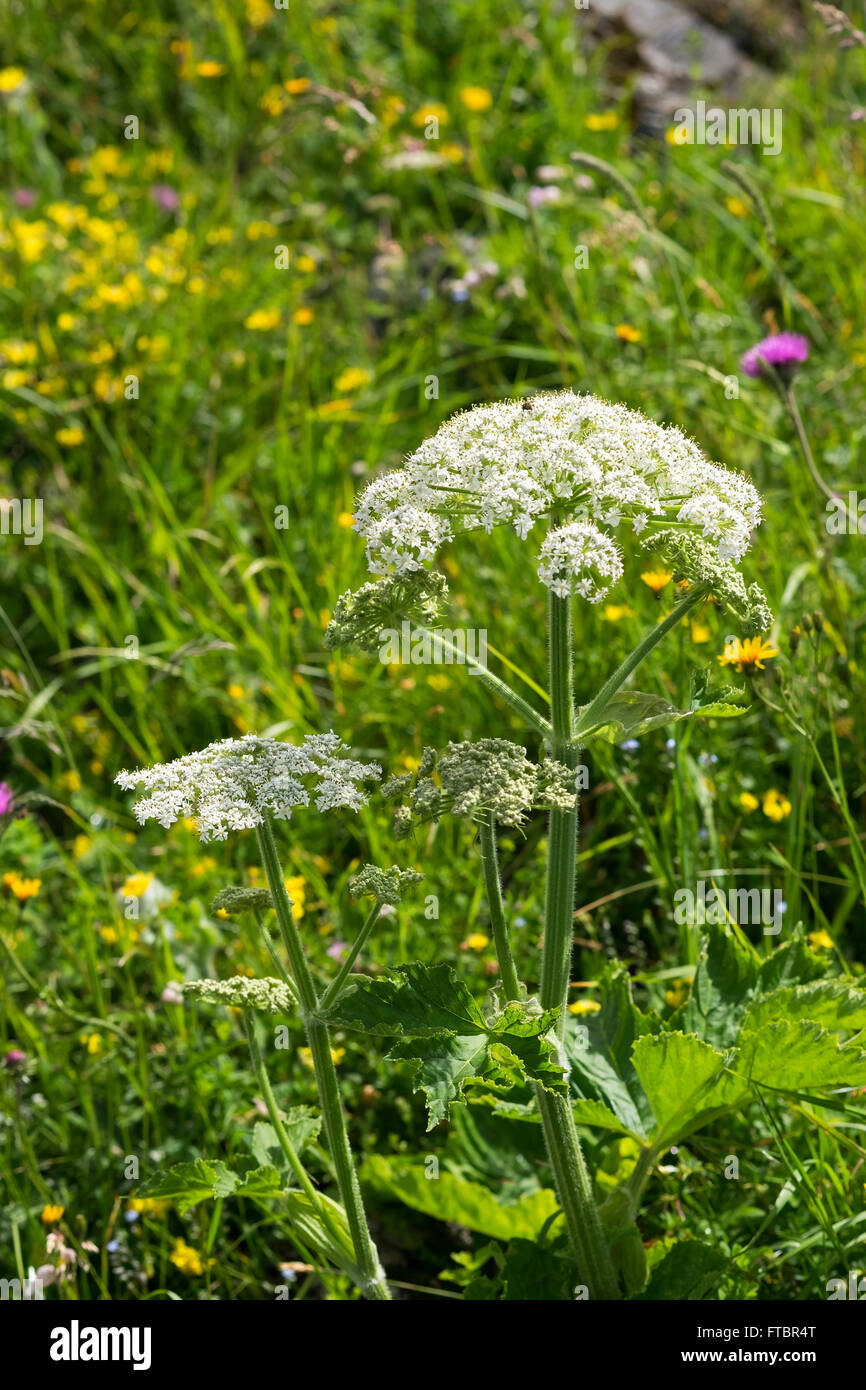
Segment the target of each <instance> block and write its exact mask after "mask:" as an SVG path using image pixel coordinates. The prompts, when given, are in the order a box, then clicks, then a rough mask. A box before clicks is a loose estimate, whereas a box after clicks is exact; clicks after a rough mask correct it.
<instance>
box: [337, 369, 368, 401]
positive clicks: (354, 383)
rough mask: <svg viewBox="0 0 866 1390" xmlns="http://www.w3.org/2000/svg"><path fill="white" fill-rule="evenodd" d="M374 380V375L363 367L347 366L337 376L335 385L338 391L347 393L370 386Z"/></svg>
mask: <svg viewBox="0 0 866 1390" xmlns="http://www.w3.org/2000/svg"><path fill="white" fill-rule="evenodd" d="M372 380H373V377H372V375H371V374H370V372H368V371H366V370H365V369H364V368H363V367H347V368H346V370H345V371H344V372H341V373H340V375H339V376H338V377H337V380H336V381H335V382H334V386H335V388H336V390H337V391H339V392H341V393H346V394H347V393H348V392H350V391H357V390H359V389H360V388H361V387H362V386H368V385H369V384H370V382H371V381H372Z"/></svg>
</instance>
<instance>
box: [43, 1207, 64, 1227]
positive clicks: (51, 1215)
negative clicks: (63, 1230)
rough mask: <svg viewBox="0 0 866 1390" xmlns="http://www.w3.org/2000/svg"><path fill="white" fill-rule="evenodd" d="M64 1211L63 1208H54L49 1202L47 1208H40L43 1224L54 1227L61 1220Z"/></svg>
mask: <svg viewBox="0 0 866 1390" xmlns="http://www.w3.org/2000/svg"><path fill="white" fill-rule="evenodd" d="M65 1210H66V1208H65V1207H61V1206H55V1205H54V1204H53V1203H52V1202H49V1203H48V1204H47V1206H44V1207H43V1208H42V1220H43V1222H44V1224H45V1225H46V1226H56V1225H57V1223H58V1221H60V1220H61V1218H62V1216H63V1213H64V1212H65Z"/></svg>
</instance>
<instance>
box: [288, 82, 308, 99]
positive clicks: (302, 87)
mask: <svg viewBox="0 0 866 1390" xmlns="http://www.w3.org/2000/svg"><path fill="white" fill-rule="evenodd" d="M283 86H284V87H285V89H286V91H287V92H288V94H289V96H290V97H296V96H300V94H301V92H305V91H306V90H307V88H308V87H309V86H310V79H309V77H290V78H289V80H288V82H284V83H283Z"/></svg>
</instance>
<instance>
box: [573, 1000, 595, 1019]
mask: <svg viewBox="0 0 866 1390" xmlns="http://www.w3.org/2000/svg"><path fill="white" fill-rule="evenodd" d="M600 1010H601V1005H600V1004H599V1002H598V1000H597V999H576V1000H575V1001H574V1003H573V1004H569V1006H568V1012H569V1013H570V1014H577V1016H578V1018H579V1017H581V1015H584V1014H597V1013H599V1011H600Z"/></svg>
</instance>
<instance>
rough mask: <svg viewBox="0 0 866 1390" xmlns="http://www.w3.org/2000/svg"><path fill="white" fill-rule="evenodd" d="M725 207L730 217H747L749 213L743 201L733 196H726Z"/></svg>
mask: <svg viewBox="0 0 866 1390" xmlns="http://www.w3.org/2000/svg"><path fill="white" fill-rule="evenodd" d="M725 207H726V208H727V209H728V212H729V213H730V214H731V216H732V217H748V215H749V209H748V207H747V206H746V204H745V203H744V202H743V200H742V198H734V197H733V196H728V197H727V198H726V199H725Z"/></svg>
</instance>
